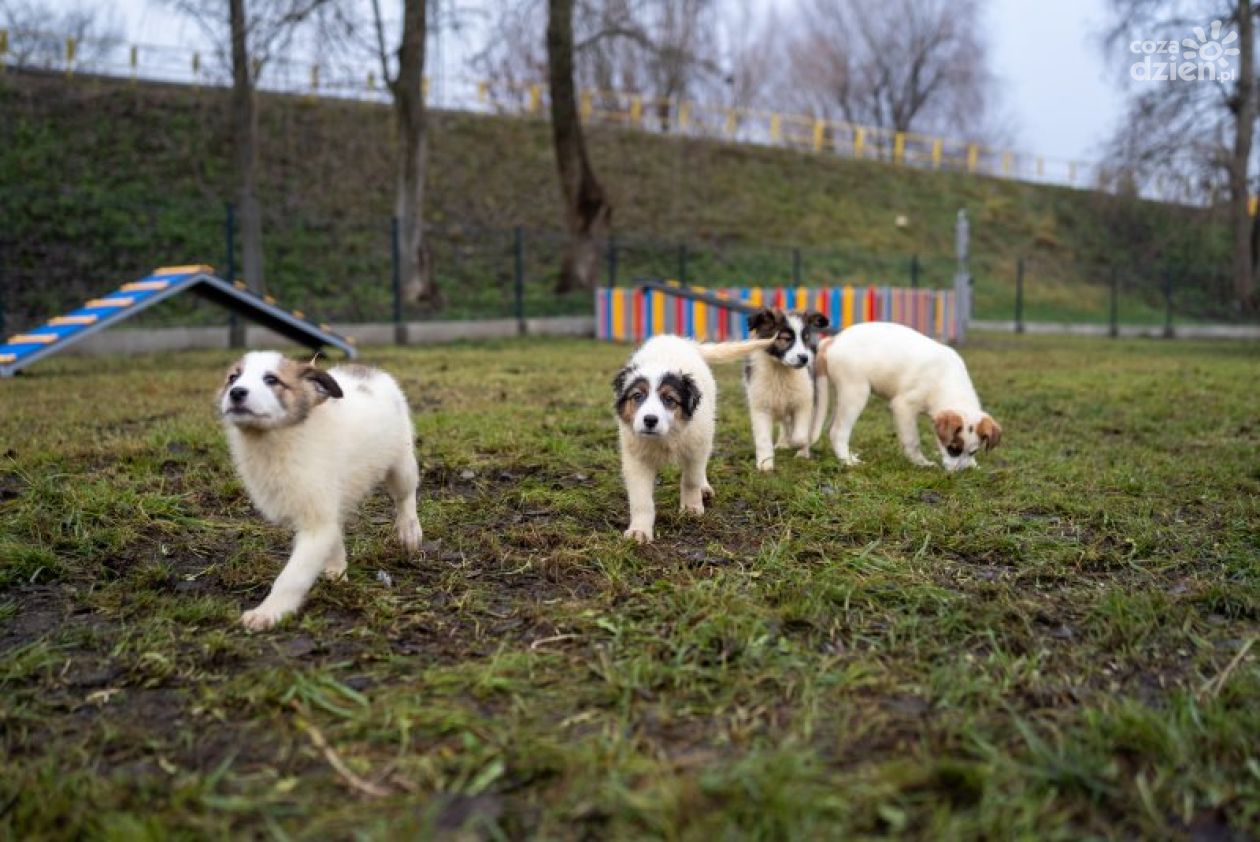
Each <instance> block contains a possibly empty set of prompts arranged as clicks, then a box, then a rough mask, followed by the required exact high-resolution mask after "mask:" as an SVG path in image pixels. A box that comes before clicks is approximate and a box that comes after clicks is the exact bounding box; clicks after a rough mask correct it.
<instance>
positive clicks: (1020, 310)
mask: <svg viewBox="0 0 1260 842" xmlns="http://www.w3.org/2000/svg"><path fill="white" fill-rule="evenodd" d="M1015 332H1016V333H1023V332H1024V258H1022V257H1021V258H1020V259H1019V260H1018V261H1017V262H1016V264H1015Z"/></svg>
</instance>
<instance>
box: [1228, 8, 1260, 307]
mask: <svg viewBox="0 0 1260 842" xmlns="http://www.w3.org/2000/svg"><path fill="white" fill-rule="evenodd" d="M1237 3H1238V14H1237V17H1238V36H1239V38H1238V49H1239V51H1240V52H1239V56H1238V59H1239V62H1238V63H1239V68H1238V87H1237V89H1236V90H1235V92H1234V100H1233V102H1231V103H1230V108H1231V110H1232V111H1233V112H1234V149H1233V155H1232V156H1231V158H1230V162H1229V191H1230V213H1231V215H1232V216H1233V220H1234V301H1235V304H1236V306H1237V307H1238V308H1239V309H1241V310H1244V311H1248V310H1252V309H1254V308H1255V306H1256V303H1257V302H1256V300H1255V293H1254V286H1253V277H1254V265H1255V264H1254V262H1253V259H1252V245H1251V236H1252V220H1251V213H1250V209H1249V207H1248V201H1249V198H1250V196H1249V190H1248V187H1249V185H1248V178H1247V175H1248V170H1249V164H1250V162H1251V144H1252V136H1253V133H1254V131H1255V121H1256V80H1255V43H1254V41H1253V38H1254V21H1253V19H1252V17H1251V2H1250V0H1237Z"/></svg>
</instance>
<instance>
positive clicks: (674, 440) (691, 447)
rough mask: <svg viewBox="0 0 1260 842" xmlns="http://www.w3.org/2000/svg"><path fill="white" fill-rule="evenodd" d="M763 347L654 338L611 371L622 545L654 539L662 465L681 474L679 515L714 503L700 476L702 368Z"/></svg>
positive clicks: (706, 417)
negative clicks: (624, 510) (626, 514)
mask: <svg viewBox="0 0 1260 842" xmlns="http://www.w3.org/2000/svg"><path fill="white" fill-rule="evenodd" d="M767 344H768V342H767V341H765V340H750V341H746V342H722V343H705V344H700V343H698V342H695V341H694V340H691V339H684V338H683V337H680V336H670V335H662V336H654V337H652V338H651V339H649V340H648V341H647V342H645V343H643V345H642V346H641V347H640V348H639V350H638V351H636V352H635V353H634V356H632V357H631V358H630V361H629V362H628V363H626V365H625V367H624V368H622V369H621V371H619V372H617V376H616V378H615V379H614V380H613V393H614V394H615V396H616V402H615V404H614V408H615V410H616V413H617V423H618V428H619V434H620V441H621V473H622V477H623V479H624V480H625V483H626V494H627V496H628V497H629V498H630V527H629V528H628V529H626V532H625V536H626V537H627V538H630V539H632V540H634V541H637V542H639V543H640V544H644V543H650V542H651V541H652V540H653V538H654V537H655V536H654V530H655V527H656V502H655V500H654V489H655V486H656V475H657V473H658V472H659V471H660V469H661V468H662V467H664V466H665V465H668V464H676V465H678V466H679V468H680V469H681V472H682V483H681V493H680V500H679V503H680V508H681V509H682V511H683V512H685V513H691V514H697V515H699V514H704V504H705V501H706V500H708V499H710V498H712V496H713V488H712V486H710V485H709V479H708V475H707V473H706V471H707V468H708V464H709V455H710V454H711V453H712V452H713V432H714V428H715V422H716V418H717V383H716V382H715V381H714V379H713V372H712V371H711V370H710V369H709V363H710V362H729V361H733V360H737V359H741V358H743V357H746V356H747V355H748V354H750V353H753V352H755V351H757V350H759V349H761V348H764V347H766V345H767Z"/></svg>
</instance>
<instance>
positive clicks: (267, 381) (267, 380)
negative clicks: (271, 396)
mask: <svg viewBox="0 0 1260 842" xmlns="http://www.w3.org/2000/svg"><path fill="white" fill-rule="evenodd" d="M279 382H280V378H279V377H276V376H275V375H274V374H264V375H263V385H265V386H274V385H276V384H277V383H279Z"/></svg>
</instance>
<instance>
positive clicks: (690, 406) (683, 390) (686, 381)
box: [678, 374, 700, 418]
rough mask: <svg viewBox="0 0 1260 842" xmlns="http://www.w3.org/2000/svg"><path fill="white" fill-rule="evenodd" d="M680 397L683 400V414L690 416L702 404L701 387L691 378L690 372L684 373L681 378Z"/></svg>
mask: <svg viewBox="0 0 1260 842" xmlns="http://www.w3.org/2000/svg"><path fill="white" fill-rule="evenodd" d="M678 397H679V399H680V400H681V402H682V411H683V415H685V416H687V417H688V418H690V417H691V416H692V415H694V414H695V412H696V409H697V408H698V407H699V406H700V387H699V386H697V385H696V381H695V380H692V379H691V375H690V374H684V375H683V376H682V377H681V378H680V383H679V386H678Z"/></svg>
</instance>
